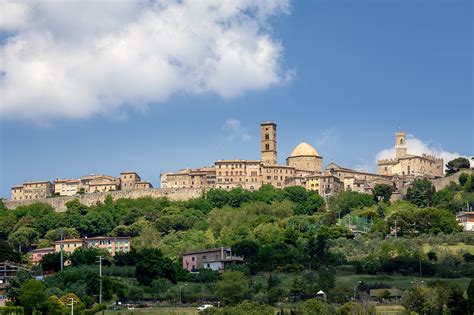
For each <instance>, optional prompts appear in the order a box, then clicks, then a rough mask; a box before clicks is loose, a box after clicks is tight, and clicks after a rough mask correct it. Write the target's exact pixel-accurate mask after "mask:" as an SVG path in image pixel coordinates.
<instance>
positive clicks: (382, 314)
mask: <svg viewBox="0 0 474 315" xmlns="http://www.w3.org/2000/svg"><path fill="white" fill-rule="evenodd" d="M376 309H377V315H402V314H405V313H404V310H405V308H404V307H403V306H401V305H380V306H377V307H376Z"/></svg>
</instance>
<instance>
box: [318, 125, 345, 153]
mask: <svg viewBox="0 0 474 315" xmlns="http://www.w3.org/2000/svg"><path fill="white" fill-rule="evenodd" d="M339 139H340V136H339V132H338V131H337V130H336V129H334V128H329V129H326V130H323V131H322V132H321V133H320V134H319V135H318V137H317V138H316V142H315V143H316V146H317V148H319V147H328V146H331V145H334V144H336V143H337V142H339Z"/></svg>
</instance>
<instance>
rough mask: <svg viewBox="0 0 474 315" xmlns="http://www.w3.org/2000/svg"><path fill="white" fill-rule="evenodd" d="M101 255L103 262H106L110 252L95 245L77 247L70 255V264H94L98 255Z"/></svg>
mask: <svg viewBox="0 0 474 315" xmlns="http://www.w3.org/2000/svg"><path fill="white" fill-rule="evenodd" d="M99 256H102V258H103V259H104V260H103V261H102V263H103V264H107V263H108V262H109V259H110V254H109V253H108V252H107V251H106V250H104V249H100V248H95V247H84V246H83V247H79V248H78V249H76V250H75V251H74V252H73V253H72V254H71V255H70V256H69V259H70V260H71V265H73V266H80V265H95V264H97V260H98V257H99Z"/></svg>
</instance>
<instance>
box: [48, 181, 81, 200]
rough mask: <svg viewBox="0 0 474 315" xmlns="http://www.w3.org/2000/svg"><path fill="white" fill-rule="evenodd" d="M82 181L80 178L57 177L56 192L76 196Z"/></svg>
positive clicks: (61, 194)
mask: <svg viewBox="0 0 474 315" xmlns="http://www.w3.org/2000/svg"><path fill="white" fill-rule="evenodd" d="M80 183H81V181H80V180H78V179H57V180H55V181H54V194H55V195H59V196H74V195H76V194H78V193H79V189H80V188H79V186H80Z"/></svg>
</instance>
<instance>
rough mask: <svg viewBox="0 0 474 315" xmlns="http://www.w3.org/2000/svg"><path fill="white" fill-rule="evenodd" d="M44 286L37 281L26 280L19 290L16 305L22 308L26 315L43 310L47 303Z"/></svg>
mask: <svg viewBox="0 0 474 315" xmlns="http://www.w3.org/2000/svg"><path fill="white" fill-rule="evenodd" d="M45 291H46V285H45V284H44V283H43V282H41V281H38V280H33V279H32V280H28V281H26V282H25V283H24V284H23V285H22V286H21V288H20V295H19V296H18V304H20V306H23V307H24V308H25V310H26V311H27V313H30V314H31V313H33V312H34V311H40V310H44V309H45V308H46V304H47V301H48V296H47V295H46V293H45Z"/></svg>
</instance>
